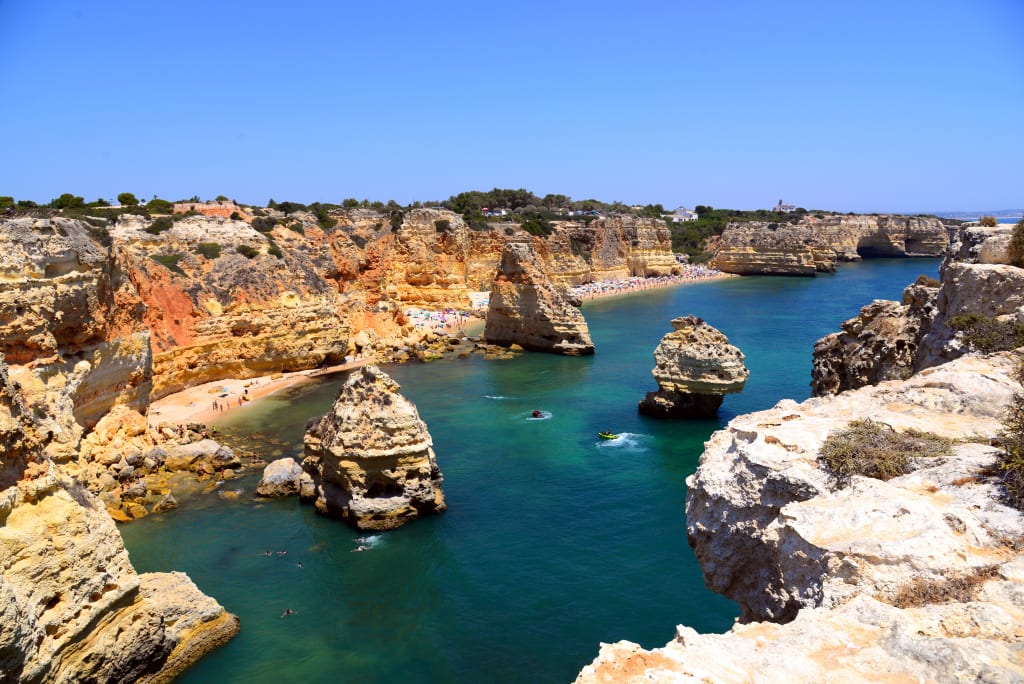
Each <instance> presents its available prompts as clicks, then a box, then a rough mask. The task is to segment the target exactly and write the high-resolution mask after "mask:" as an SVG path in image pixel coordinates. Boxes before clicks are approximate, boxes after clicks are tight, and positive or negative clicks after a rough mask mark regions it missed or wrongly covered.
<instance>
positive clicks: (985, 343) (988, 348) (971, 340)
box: [949, 312, 1024, 354]
mask: <svg viewBox="0 0 1024 684" xmlns="http://www.w3.org/2000/svg"><path fill="white" fill-rule="evenodd" d="M949 327H950V328H952V329H953V330H955V331H957V332H958V333H959V335H960V339H961V340H962V341H963V342H964V343H965V344H966V345H967V346H968V347H970V348H971V349H972V350H974V351H979V352H983V353H985V354H988V353H991V352H997V351H1008V350H1010V349H1016V348H1017V347H1020V346H1024V322H1021V321H1011V320H1001V319H999V318H995V317H992V316H985V315H984V314H980V313H976V312H972V313H965V314H960V315H959V316H954V317H953V318H951V319H949Z"/></svg>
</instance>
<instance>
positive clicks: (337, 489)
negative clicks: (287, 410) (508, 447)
mask: <svg viewBox="0 0 1024 684" xmlns="http://www.w3.org/2000/svg"><path fill="white" fill-rule="evenodd" d="M399 389H400V387H399V385H398V383H397V382H395V381H394V380H393V379H392V378H391V377H390V376H388V375H387V374H386V373H384V372H383V371H381V370H380V369H379V368H377V367H376V366H372V365H370V366H363V367H362V368H359V369H357V370H355V371H353V372H352V373H351V375H349V377H348V379H347V380H346V381H345V383H344V385H342V388H341V391H340V392H339V393H338V398H337V399H336V400H335V401H334V406H332V407H331V410H330V411H329V412H328V413H327V414H326V415H324V416H321V417H320V418H317V419H314V420H312V421H310V423H309V425H308V426H307V429H306V437H305V454H306V456H305V459H304V460H303V463H302V465H303V468H304V469H305V470H306V471H307V472H308V473H310V475H311V476H312V477H313V480H314V483H315V488H316V489H315V502H314V503H315V505H316V509H317V511H319V512H320V513H322V514H324V515H328V516H331V517H336V518H341V519H342V520H344V521H346V522H347V523H349V524H350V525H352V526H353V527H356V528H358V529H364V530H389V529H394V528H396V527H400V526H401V525H404V524H405V523H407V522H409V521H411V520H414V519H416V518H418V517H419V516H421V515H427V514H430V513H440V512H441V511H444V510H445V509H446V508H447V506H446V504H445V501H444V493H443V492H442V491H441V482H442V479H443V478H442V476H441V470H440V469H439V468H438V466H437V460H436V458H435V456H434V449H433V446H432V445H433V440H432V439H431V437H430V433H429V432H427V426H426V424H425V423H424V422H423V421H422V420H420V417H419V413H418V412H417V411H416V407H415V406H414V405H413V403H412V402H410V401H409V400H408V399H406V398H405V397H403V396H402V395H401V394H399V393H398V390H399Z"/></svg>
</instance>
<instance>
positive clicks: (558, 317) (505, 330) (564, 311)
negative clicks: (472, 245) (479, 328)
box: [484, 242, 594, 356]
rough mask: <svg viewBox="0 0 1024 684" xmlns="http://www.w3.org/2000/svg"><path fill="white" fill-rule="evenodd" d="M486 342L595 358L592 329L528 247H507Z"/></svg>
mask: <svg viewBox="0 0 1024 684" xmlns="http://www.w3.org/2000/svg"><path fill="white" fill-rule="evenodd" d="M484 338H485V339H486V340H487V341H488V342H489V343H491V344H497V345H500V346H503V347H508V346H510V345H512V344H518V345H520V346H521V347H523V348H524V349H530V350H533V351H546V352H555V353H558V354H566V355H569V356H580V355H583V354H593V353H594V343H593V342H591V340H590V329H589V328H588V327H587V321H586V320H585V319H584V318H583V314H582V313H580V311H579V309H577V308H576V307H575V306H573V304H572V302H571V300H570V298H569V295H568V293H567V292H566V291H565V290H564V289H562V288H560V287H557V286H555V285H554V284H552V282H551V280H550V279H549V278H548V276H547V274H546V273H545V271H544V266H543V264H542V263H541V260H540V258H539V257H538V256H537V253H536V252H535V251H534V249H533V246H532V245H531V244H530V243H525V242H513V243H508V244H506V245H505V248H504V250H503V251H502V254H501V265H500V266H499V267H498V273H497V275H496V276H495V279H494V285H493V287H492V289H491V300H490V305H489V307H488V310H487V322H486V324H485V326H484Z"/></svg>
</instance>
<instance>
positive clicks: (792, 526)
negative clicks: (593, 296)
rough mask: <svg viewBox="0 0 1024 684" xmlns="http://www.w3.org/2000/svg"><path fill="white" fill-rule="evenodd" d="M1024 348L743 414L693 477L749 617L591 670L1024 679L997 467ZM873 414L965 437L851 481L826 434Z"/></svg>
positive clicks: (625, 647) (605, 658) (740, 677)
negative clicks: (828, 462) (892, 470)
mask: <svg viewBox="0 0 1024 684" xmlns="http://www.w3.org/2000/svg"><path fill="white" fill-rule="evenodd" d="M1019 361H1020V358H1019V357H1017V356H1016V355H1014V354H1012V353H1002V354H997V355H992V356H988V357H980V356H967V357H963V358H961V359H958V360H956V361H953V362H951V363H948V364H944V365H942V366H938V367H935V368H930V369H928V370H925V371H922V372H920V373H918V374H917V375H915V376H913V377H911V378H910V379H908V380H904V381H888V382H883V383H881V384H879V385H877V386H872V387H864V388H861V389H858V390H854V391H848V392H844V393H842V394H840V395H838V396H835V397H825V398H816V399H809V400H807V401H805V402H803V403H802V404H797V403H795V402H793V401H789V400H785V401H782V402H779V404H778V405H776V406H775V407H774V408H772V409H769V410H767V411H760V412H757V413H753V414H749V415H745V416H740V417H737V418H735V419H733V420H732V421H731V422H730V423H729V425H728V427H727V428H726V429H724V430H720V431H718V432H716V433H715V434H714V435H712V437H711V439H710V440H709V441H708V443H707V444H706V447H705V451H704V454H703V455H702V457H701V460H700V465H699V467H698V469H697V472H696V473H695V474H694V475H692V476H690V477H689V478H688V479H687V486H688V494H687V504H686V510H687V533H688V536H689V540H690V543H691V545H693V547H694V550H695V552H696V554H697V557H698V560H699V561H700V563H701V567H702V569H703V571H704V577H705V581H706V583H707V585H708V586H709V587H710V588H711V589H713V590H715V591H718V592H720V593H723V594H724V595H726V596H728V597H729V598H731V599H733V600H735V601H737V602H738V603H739V604H740V607H741V611H742V615H741V622H742V623H744V624H739V625H737V626H735V627H734V628H733V629H731V630H730V631H729V632H727V633H725V634H721V635H699V634H697V633H695V632H694V631H693V630H691V629H688V628H685V627H679V628H677V636H676V638H675V639H674V640H673V641H672V642H671V643H670V644H668V645H667V646H666V647H665V648H662V649H655V650H653V651H650V652H648V651H644V650H643V649H641V648H640V647H639V646H637V645H635V644H630V643H628V642H619V643H618V644H613V645H610V646H604V647H602V652H601V655H600V656H599V657H598V658H597V660H595V662H594V663H593V664H592V665H591V666H588V667H587V668H585V669H584V671H583V672H582V673H581V674H580V676H579V678H578V679H577V682H580V683H583V682H587V683H589V682H600V681H627V682H628V681H637V682H639V681H662V682H667V681H712V682H731V681H746V680H747V679H750V678H753V677H755V675H756V677H757V678H759V679H763V680H764V681H771V682H776V681H777V682H783V681H785V682H793V681H797V682H812V681H827V680H829V678H830V677H831V676H833V675H834V674H835V672H836V671H837V670H841V671H842V673H843V677H844V681H857V682H859V681H865V682H866V681H877V680H878V678H879V677H881V676H884V677H889V678H893V679H906V680H908V681H1019V680H1021V679H1024V631H1022V630H1021V629H1020V628H1019V625H1021V624H1024V543H1022V541H1021V539H1022V537H1021V530H1022V529H1024V528H1022V524H1024V516H1022V515H1021V513H1020V512H1018V511H1015V510H1013V509H1010V508H1007V507H1005V506H1004V505H1002V504H1001V503H1000V487H999V478H998V476H992V475H990V474H988V473H990V472H991V468H992V465H993V462H994V459H995V456H996V451H997V450H996V448H994V447H992V446H990V445H989V441H990V440H991V439H992V438H994V437H995V435H996V434H997V433H998V432H999V431H1000V429H1001V420H1002V414H1003V411H1004V410H1005V407H1006V406H1007V403H1008V402H1009V400H1010V397H1011V395H1012V393H1013V392H1015V391H1019V390H1020V389H1021V388H1020V385H1019V384H1017V382H1016V381H1015V380H1013V375H1014V370H1015V368H1016V366H1017V364H1018V363H1019ZM865 418H871V419H872V420H875V421H881V422H884V423H886V424H888V425H890V426H892V428H893V429H895V430H896V431H900V432H902V431H906V430H910V429H917V430H925V431H932V432H936V433H938V434H940V435H942V436H945V437H949V438H952V439H954V440H957V441H955V443H954V447H953V455H952V456H950V457H939V458H935V459H918V461H917V463H916V466H917V470H915V471H913V472H911V473H909V474H906V475H902V476H900V477H896V478H894V479H891V480H889V481H885V482H883V481H881V480H875V479H871V478H865V477H860V476H854V477H853V478H852V481H851V483H850V486H848V487H846V488H839V487H838V485H837V483H836V481H835V480H833V479H832V478H831V477H830V476H829V475H828V473H827V472H826V471H825V470H823V469H822V468H821V467H820V466H819V463H818V458H819V454H820V452H821V447H822V444H823V442H824V440H825V439H826V437H827V435H828V434H829V433H830V432H832V431H834V430H837V429H841V428H844V427H845V426H847V425H848V424H849V422H850V421H852V420H858V419H865ZM939 654H941V655H939ZM883 673H884V674H883Z"/></svg>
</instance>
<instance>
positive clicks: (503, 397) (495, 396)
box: [484, 394, 508, 401]
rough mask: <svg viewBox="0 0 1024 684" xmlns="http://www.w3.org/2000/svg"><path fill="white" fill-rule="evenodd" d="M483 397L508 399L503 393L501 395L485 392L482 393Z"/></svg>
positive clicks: (498, 399) (496, 399)
mask: <svg viewBox="0 0 1024 684" xmlns="http://www.w3.org/2000/svg"><path fill="white" fill-rule="evenodd" d="M484 399H493V400H495V401H503V400H505V399H508V397H506V396H504V395H501V394H485V395H484Z"/></svg>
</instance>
